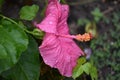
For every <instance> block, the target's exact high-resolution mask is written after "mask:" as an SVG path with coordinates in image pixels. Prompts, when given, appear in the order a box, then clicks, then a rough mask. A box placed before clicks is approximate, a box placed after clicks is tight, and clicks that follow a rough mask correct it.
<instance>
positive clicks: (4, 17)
mask: <svg viewBox="0 0 120 80" xmlns="http://www.w3.org/2000/svg"><path fill="white" fill-rule="evenodd" d="M0 17H2V18H3V19H6V20H8V21H10V22H12V23H13V24H15V25H17V26H19V24H18V23H17V22H15V21H14V20H12V19H10V18H8V17H6V16H3V15H1V14H0ZM23 30H24V31H25V32H27V33H29V34H32V35H34V33H33V32H31V31H28V30H27V29H23Z"/></svg>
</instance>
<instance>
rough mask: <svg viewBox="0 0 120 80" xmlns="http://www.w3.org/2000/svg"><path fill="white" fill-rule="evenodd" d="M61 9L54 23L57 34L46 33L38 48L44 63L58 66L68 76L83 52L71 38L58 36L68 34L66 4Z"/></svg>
mask: <svg viewBox="0 0 120 80" xmlns="http://www.w3.org/2000/svg"><path fill="white" fill-rule="evenodd" d="M61 9H62V15H61V17H60V18H59V19H58V23H56V24H58V25H57V27H56V30H57V35H56V34H54V33H46V34H45V37H44V39H43V42H42V45H41V46H40V47H39V50H40V53H41V56H42V57H43V60H44V62H45V63H46V64H48V65H50V66H51V67H54V68H58V70H59V71H60V73H61V74H62V75H64V76H67V77H70V76H71V75H72V70H73V68H74V67H75V65H76V62H77V59H78V57H79V56H81V55H82V54H83V52H82V50H81V49H80V48H79V47H78V46H77V45H76V44H75V42H74V41H73V40H72V39H71V38H66V37H62V36H59V35H69V29H68V25H67V22H66V21H67V16H68V11H69V10H68V6H67V5H62V7H61ZM65 23H66V24H65ZM44 27H46V26H44ZM58 34H59V35H58Z"/></svg>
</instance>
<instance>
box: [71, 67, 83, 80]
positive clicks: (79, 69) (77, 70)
mask: <svg viewBox="0 0 120 80" xmlns="http://www.w3.org/2000/svg"><path fill="white" fill-rule="evenodd" d="M82 73H83V67H82V66H76V67H75V69H74V70H73V74H72V77H73V78H74V79H75V78H77V77H79V76H80V75H81V74H82Z"/></svg>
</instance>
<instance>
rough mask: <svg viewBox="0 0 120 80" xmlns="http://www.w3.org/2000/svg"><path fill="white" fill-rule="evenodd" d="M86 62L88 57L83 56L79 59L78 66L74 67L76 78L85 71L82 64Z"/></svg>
mask: <svg viewBox="0 0 120 80" xmlns="http://www.w3.org/2000/svg"><path fill="white" fill-rule="evenodd" d="M85 62H86V59H85V58H84V57H81V58H79V59H78V61H77V65H76V67H75V68H74V69H73V74H72V77H73V78H74V79H75V78H77V77H79V76H80V75H81V74H82V73H83V67H82V64H83V63H85Z"/></svg>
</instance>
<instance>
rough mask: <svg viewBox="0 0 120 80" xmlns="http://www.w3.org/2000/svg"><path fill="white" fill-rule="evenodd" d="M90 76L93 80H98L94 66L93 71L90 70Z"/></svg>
mask: <svg viewBox="0 0 120 80" xmlns="http://www.w3.org/2000/svg"><path fill="white" fill-rule="evenodd" d="M90 76H91V78H92V80H97V78H98V74H97V69H96V67H94V66H92V67H91V69H90Z"/></svg>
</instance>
